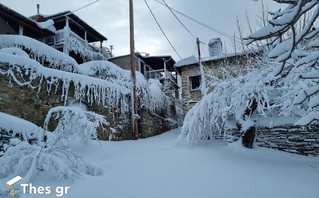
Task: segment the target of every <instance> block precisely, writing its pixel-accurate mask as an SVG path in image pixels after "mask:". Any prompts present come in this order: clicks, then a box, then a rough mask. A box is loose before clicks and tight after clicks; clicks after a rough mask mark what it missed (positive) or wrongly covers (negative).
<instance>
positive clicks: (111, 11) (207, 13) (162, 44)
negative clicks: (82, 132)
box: [0, 0, 279, 61]
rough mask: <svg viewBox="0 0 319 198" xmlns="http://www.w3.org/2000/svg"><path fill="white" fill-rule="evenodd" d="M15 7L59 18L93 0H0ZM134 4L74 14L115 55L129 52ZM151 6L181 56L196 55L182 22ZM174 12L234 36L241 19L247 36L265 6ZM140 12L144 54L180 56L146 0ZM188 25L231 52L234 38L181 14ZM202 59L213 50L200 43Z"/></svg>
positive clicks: (195, 5)
mask: <svg viewBox="0 0 319 198" xmlns="http://www.w3.org/2000/svg"><path fill="white" fill-rule="evenodd" d="M0 2H1V3H3V4H4V5H6V6H8V7H10V8H11V9H13V10H15V11H17V12H19V13H21V14H23V15H25V16H31V15H35V14H36V4H40V6H41V7H40V13H41V14H54V13H57V12H62V11H65V10H71V11H73V10H76V9H78V8H80V7H82V6H84V5H87V4H89V3H91V2H93V0H51V1H49V0H27V1H26V0H0ZM128 2H129V0H100V1H98V2H97V3H95V4H92V5H91V6H89V7H86V8H85V9H82V10H79V11H77V12H75V14H76V15H78V16H79V17H80V18H81V19H83V20H84V21H85V22H87V23H88V24H90V25H91V26H92V27H93V28H95V29H96V30H97V31H99V32H100V33H101V34H103V35H104V36H106V37H107V38H108V41H107V43H105V45H106V46H110V45H113V46H114V51H113V53H114V55H115V56H119V55H123V54H128V53H129V20H128V19H129V18H128ZM148 2H149V5H150V7H151V8H152V9H153V12H154V14H155V16H156V18H157V19H158V21H159V23H160V24H161V25H162V27H163V29H164V31H165V33H166V34H167V36H168V38H169V39H170V40H171V42H172V43H173V45H174V47H175V48H176V50H177V51H178V53H179V54H180V55H181V56H182V58H186V57H188V56H191V55H193V54H194V55H195V54H196V53H197V51H196V50H195V46H196V43H195V42H196V41H195V39H194V38H193V37H192V36H191V35H190V34H189V33H188V32H187V31H186V30H185V29H183V27H182V26H181V25H180V24H179V22H178V21H177V20H176V19H175V18H174V16H173V15H172V14H171V13H170V11H169V10H168V9H167V8H166V7H164V6H162V5H161V4H159V3H157V2H156V1H155V0H148ZM166 3H167V4H168V5H169V6H171V7H172V8H174V9H176V10H178V11H180V12H182V13H184V14H186V15H188V16H190V17H193V18H195V19H197V20H199V21H201V22H203V23H205V24H207V25H209V26H211V27H214V28H216V29H219V30H221V31H223V32H226V33H228V34H231V35H233V34H234V31H236V30H237V27H236V17H238V19H239V21H240V24H241V25H242V29H243V31H244V33H245V35H247V34H248V28H247V22H246V21H247V20H246V12H247V14H248V17H249V19H250V22H251V24H252V26H253V27H254V28H255V29H256V30H257V29H258V24H257V18H258V16H260V14H259V13H260V11H261V2H260V1H255V0H166ZM264 3H265V5H267V6H268V8H269V10H270V11H274V10H277V9H278V8H279V7H278V5H277V4H275V3H274V2H273V1H272V0H264ZM134 12H135V48H136V50H137V51H139V52H147V53H150V54H151V55H172V56H173V57H174V58H175V60H176V61H178V60H179V58H178V56H177V55H176V54H175V52H174V51H173V50H172V48H171V47H170V45H169V43H168V42H167V41H166V39H165V37H164V36H163V35H162V33H161V32H160V30H159V28H158V26H157V25H156V23H155V21H154V19H153V18H152V16H151V14H150V12H149V10H148V9H147V7H146V5H145V3H144V0H134ZM177 16H178V17H179V18H180V20H181V21H182V22H183V23H184V24H185V26H186V27H187V28H188V29H189V30H190V31H191V32H192V33H193V34H194V35H195V36H196V37H199V38H200V40H201V41H203V42H205V43H208V41H209V40H210V39H212V38H217V37H219V38H221V39H222V41H223V43H224V45H226V47H227V50H228V51H232V49H231V48H232V44H231V40H230V39H229V38H227V37H224V36H222V35H220V34H218V33H216V32H213V31H211V30H208V29H206V28H204V27H202V26H200V25H198V24H197V23H194V22H193V21H190V20H189V19H187V18H185V17H183V16H181V15H178V14H177ZM201 50H202V54H203V56H208V48H207V46H206V45H205V44H202V45H201Z"/></svg>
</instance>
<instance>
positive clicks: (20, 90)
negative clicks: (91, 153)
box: [0, 75, 178, 150]
mask: <svg viewBox="0 0 319 198" xmlns="http://www.w3.org/2000/svg"><path fill="white" fill-rule="evenodd" d="M41 86H42V88H41V91H40V92H39V93H38V94H37V91H38V90H33V89H31V88H30V87H28V86H19V85H18V84H16V83H15V82H14V81H13V80H10V78H9V77H8V76H4V75H0V112H3V113H7V114H10V115H13V116H16V117H19V118H22V119H25V120H27V121H30V122H32V123H34V124H36V125H37V126H39V127H42V126H43V123H44V120H45V117H46V115H47V113H48V111H49V110H50V109H51V108H52V107H56V106H63V105H64V101H61V93H62V91H61V90H62V87H58V89H57V92H54V89H52V91H51V92H49V93H48V92H47V84H46V82H44V83H43V84H42V85H41ZM68 95H69V96H71V97H70V98H69V99H68V101H69V102H70V101H71V100H72V96H73V95H74V87H73V86H70V88H69V94H68ZM83 101H84V103H86V101H85V100H83ZM86 106H87V107H88V109H89V110H90V111H93V112H95V113H98V114H100V115H103V116H105V117H106V120H107V121H108V122H109V123H110V126H109V127H107V128H106V131H102V130H98V137H99V139H101V140H109V139H111V140H127V139H131V138H132V133H131V131H132V130H131V119H130V117H131V116H130V112H127V113H123V112H120V111H119V110H118V109H119V108H118V109H115V108H107V107H105V106H103V105H98V104H93V105H86ZM138 113H139V115H140V116H141V119H140V120H139V127H140V130H139V136H140V137H141V138H145V137H150V136H154V135H157V134H161V133H163V132H165V131H168V130H170V129H173V128H176V127H177V126H178V125H177V123H176V122H175V121H176V111H175V108H174V103H172V105H171V106H168V107H164V109H162V110H161V111H159V112H152V113H151V112H149V111H148V110H147V109H139V112H138ZM167 116H169V117H170V119H167ZM53 123H54V122H53ZM55 124H56V123H55ZM54 128H55V126H54V125H51V126H50V125H49V130H53V129H54ZM110 134H112V136H110ZM7 136H10V134H8V133H7V132H4V131H1V126H0V141H2V142H5V141H6V140H4V139H5V138H7V139H8V137H7ZM2 139H3V140H2ZM1 146H3V145H0V147H1ZM0 150H1V148H0Z"/></svg>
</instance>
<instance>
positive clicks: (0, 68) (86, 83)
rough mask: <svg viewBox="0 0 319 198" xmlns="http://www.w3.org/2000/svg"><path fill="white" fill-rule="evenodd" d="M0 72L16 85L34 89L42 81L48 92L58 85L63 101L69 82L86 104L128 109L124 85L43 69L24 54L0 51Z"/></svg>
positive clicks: (40, 85) (124, 110) (126, 91)
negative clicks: (60, 88)
mask: <svg viewBox="0 0 319 198" xmlns="http://www.w3.org/2000/svg"><path fill="white" fill-rule="evenodd" d="M0 74H1V75H7V76H9V77H11V78H12V79H13V80H14V81H15V82H16V83H17V84H18V85H20V86H29V87H31V88H32V89H38V92H40V89H41V88H42V84H43V83H44V82H46V85H47V91H48V93H49V92H51V90H52V89H53V90H54V91H55V92H57V89H58V87H59V86H61V87H62V93H61V100H62V101H64V103H65V104H67V100H68V96H69V95H68V94H69V88H70V86H71V85H73V86H74V98H75V99H76V100H79V101H81V100H83V99H86V100H87V102H88V103H89V104H93V103H96V104H102V105H103V106H107V107H114V108H116V107H118V106H119V104H121V110H122V111H123V112H126V111H128V106H129V104H128V103H129V102H128V98H127V96H128V95H129V93H130V90H129V89H127V88H126V87H123V86H120V85H119V84H117V83H113V82H109V81H106V80H102V79H98V78H93V77H89V76H85V75H80V74H75V73H70V72H66V71H60V70H56V69H51V68H47V67H44V66H42V65H41V64H40V63H38V62H37V61H35V60H32V59H29V58H28V57H23V56H17V55H12V54H9V53H3V52H0Z"/></svg>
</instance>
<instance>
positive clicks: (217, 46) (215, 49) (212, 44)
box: [208, 38, 223, 56]
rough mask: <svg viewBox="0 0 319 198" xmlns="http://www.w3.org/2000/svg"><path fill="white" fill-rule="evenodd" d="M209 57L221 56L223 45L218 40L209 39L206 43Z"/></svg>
mask: <svg viewBox="0 0 319 198" xmlns="http://www.w3.org/2000/svg"><path fill="white" fill-rule="evenodd" d="M208 50H209V56H220V55H222V50H223V44H222V41H221V40H220V38H214V39H211V40H210V41H209V43H208Z"/></svg>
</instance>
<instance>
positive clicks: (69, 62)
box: [0, 35, 77, 71]
mask: <svg viewBox="0 0 319 198" xmlns="http://www.w3.org/2000/svg"><path fill="white" fill-rule="evenodd" d="M10 47H15V48H20V49H22V50H24V51H28V53H29V56H30V58H32V59H34V60H36V61H38V62H39V63H41V64H42V65H44V64H47V65H48V66H49V67H50V68H55V69H60V70H63V71H74V70H76V66H77V62H76V61H75V60H74V59H73V58H72V57H70V56H68V55H67V54H64V53H62V52H60V51H58V50H56V49H54V48H53V47H50V46H48V45H46V44H44V43H42V42H40V41H37V40H34V39H32V38H29V37H26V36H21V35H0V48H10Z"/></svg>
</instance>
